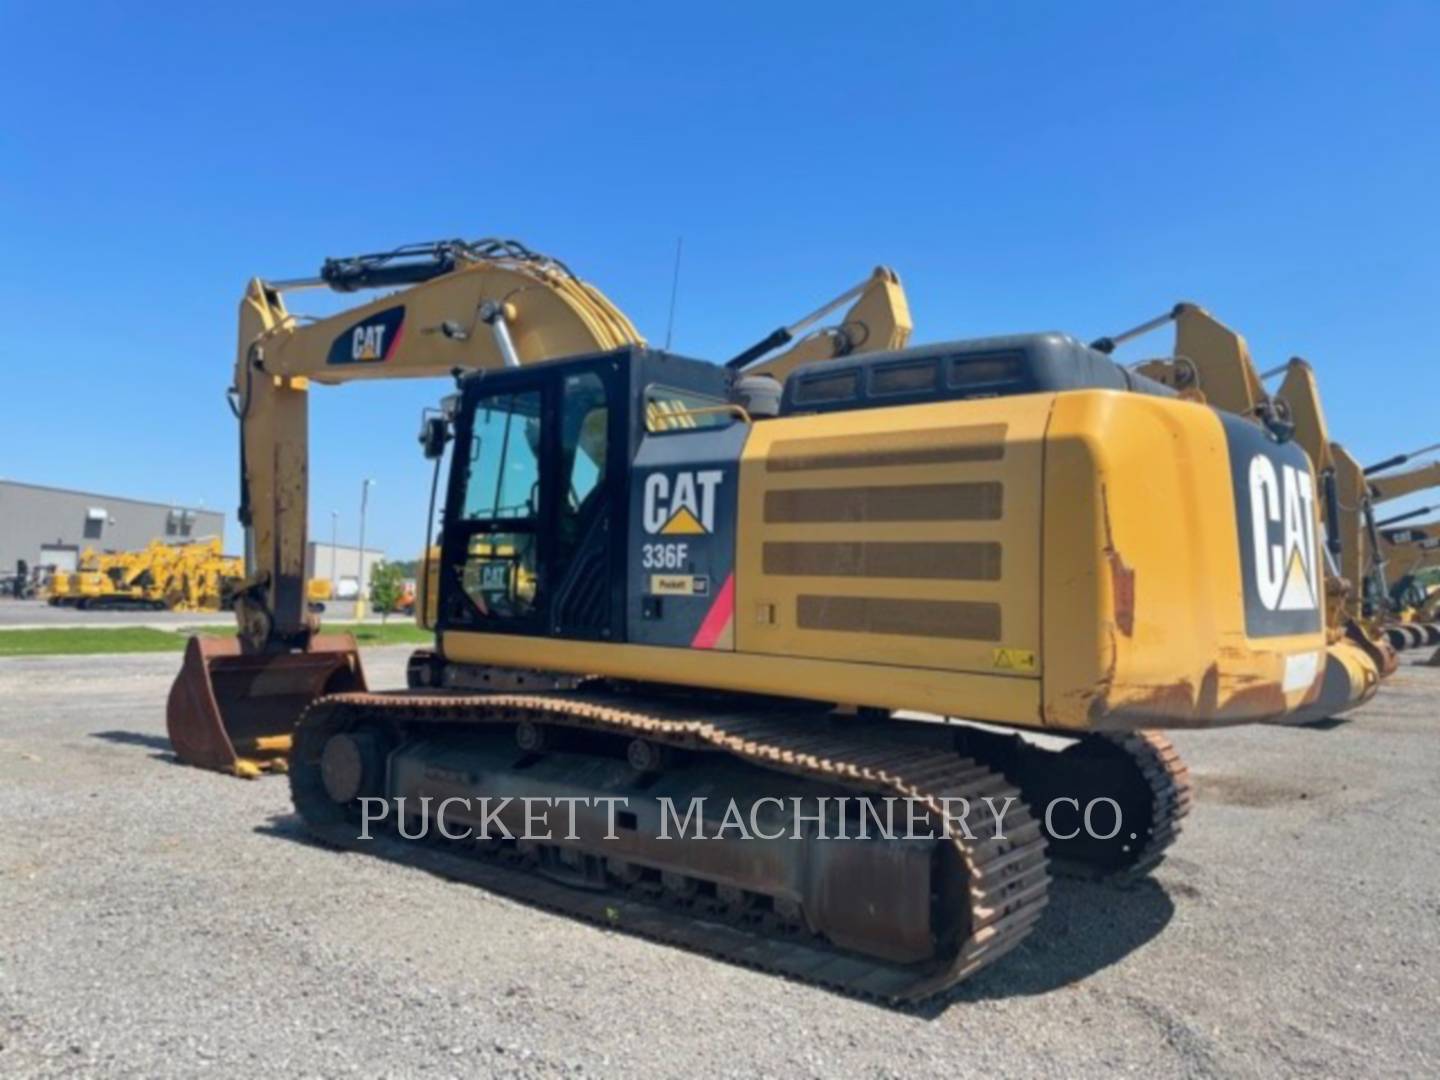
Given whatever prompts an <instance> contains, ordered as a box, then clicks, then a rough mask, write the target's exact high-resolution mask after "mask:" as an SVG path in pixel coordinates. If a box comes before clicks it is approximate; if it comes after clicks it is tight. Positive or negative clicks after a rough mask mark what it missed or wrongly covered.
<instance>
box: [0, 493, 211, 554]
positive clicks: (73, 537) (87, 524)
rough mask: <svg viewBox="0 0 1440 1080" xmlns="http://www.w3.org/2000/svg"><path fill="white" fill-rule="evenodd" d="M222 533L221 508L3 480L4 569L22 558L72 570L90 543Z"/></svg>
mask: <svg viewBox="0 0 1440 1080" xmlns="http://www.w3.org/2000/svg"><path fill="white" fill-rule="evenodd" d="M224 535H225V515H224V514H223V513H221V512H220V511H218V510H204V509H201V508H198V507H191V506H177V505H175V504H174V503H157V502H145V501H144V500H141V499H127V498H124V497H123V496H119V495H97V494H95V493H93V492H88V491H70V490H67V489H64V488H53V487H43V486H41V485H39V484H22V483H19V482H17V481H14V480H0V571H12V570H14V569H15V567H16V563H17V562H18V561H20V560H24V562H25V563H26V565H27V566H29V567H31V568H34V567H44V566H53V567H55V568H56V569H60V570H73V569H75V566H76V563H77V562H78V561H79V558H80V553H81V552H82V551H83V550H84V549H85V548H87V547H88V548H94V549H95V550H96V551H134V550H137V549H139V548H143V547H144V546H145V545H146V544H148V543H150V542H151V541H152V540H166V541H171V542H175V543H179V542H182V541H185V540H198V539H200V538H201V537H209V536H219V537H223V536H224Z"/></svg>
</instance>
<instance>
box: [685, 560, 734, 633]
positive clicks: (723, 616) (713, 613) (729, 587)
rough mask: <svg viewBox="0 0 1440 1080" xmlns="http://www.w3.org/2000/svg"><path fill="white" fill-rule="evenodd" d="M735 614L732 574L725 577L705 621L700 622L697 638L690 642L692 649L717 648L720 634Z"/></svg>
mask: <svg viewBox="0 0 1440 1080" xmlns="http://www.w3.org/2000/svg"><path fill="white" fill-rule="evenodd" d="M734 615H735V575H734V574H731V575H730V576H729V577H727V578H726V579H725V584H724V585H722V586H720V591H719V592H718V593H716V594H715V602H714V603H713V604H711V605H710V610H709V611H708V612H706V613H705V621H704V622H702V623H701V624H700V629H699V630H698V631H697V632H696V634H695V640H694V641H692V642H690V647H691V648H692V649H713V648H715V643H716V642H717V641H719V640H720V635H721V634H723V633H724V632H725V628H726V627H727V626H729V625H730V620H731V619H732V618H733V617H734Z"/></svg>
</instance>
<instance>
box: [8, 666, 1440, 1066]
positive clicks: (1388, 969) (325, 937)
mask: <svg viewBox="0 0 1440 1080" xmlns="http://www.w3.org/2000/svg"><path fill="white" fill-rule="evenodd" d="M405 655H406V650H404V649H381V650H373V651H371V652H369V653H367V656H366V664H367V667H368V668H369V671H370V675H371V680H372V682H373V683H374V684H375V685H376V686H387V685H399V684H400V683H401V681H402V680H403V667H404V659H405ZM177 663H178V658H177V657H175V656H170V655H158V656H157V655H138V656H125V657H79V658H41V659H12V660H4V661H0V827H3V837H4V840H3V843H0V1075H4V1076H60V1075H66V1076H68V1075H102V1076H137V1077H170V1076H174V1077H190V1076H194V1075H196V1074H197V1073H202V1072H204V1071H207V1070H208V1071H209V1072H211V1073H212V1074H223V1075H234V1074H239V1075H255V1074H259V1073H261V1072H262V1071H264V1072H265V1073H267V1074H279V1075H307V1076H332V1075H361V1076H379V1075H393V1076H411V1075H416V1074H424V1075H436V1076H446V1075H492V1074H493V1075H517V1076H529V1075H537V1076H544V1075H555V1074H561V1073H568V1074H589V1075H607V1076H632V1075H637V1074H639V1075H671V1076H681V1075H697V1074H721V1075H738V1076H753V1075H770V1076H793V1075H817V1076H820V1075H823V1076H840V1075H843V1076H907V1077H908V1076H932V1075H933V1076H944V1077H947V1078H951V1080H953V1078H954V1077H957V1076H969V1075H985V1076H990V1077H994V1076H1015V1075H1107V1076H1108V1075H1113V1074H1115V1073H1117V1072H1130V1073H1135V1074H1139V1075H1142V1076H1153V1075H1159V1074H1186V1075H1206V1076H1208V1075H1222V1076H1271V1075H1276V1074H1280V1075H1312V1074H1331V1075H1334V1074H1358V1073H1365V1074H1368V1075H1401V1074H1410V1075H1426V1074H1428V1075H1436V1074H1437V1072H1440V1023H1437V1002H1440V846H1437V844H1436V842H1435V829H1436V826H1437V824H1440V784H1437V781H1436V774H1437V770H1440V740H1437V735H1440V725H1437V723H1436V721H1437V718H1440V709H1437V706H1436V702H1437V700H1440V698H1437V693H1440V669H1430V668H1422V667H1418V666H1407V667H1406V668H1404V669H1403V670H1402V671H1401V672H1400V673H1399V674H1398V675H1397V676H1395V678H1394V679H1392V680H1391V682H1390V683H1389V685H1388V686H1387V687H1386V689H1385V691H1384V692H1383V693H1382V695H1381V697H1380V699H1379V700H1378V701H1377V702H1374V703H1372V704H1371V706H1369V707H1368V708H1366V709H1365V710H1363V711H1362V712H1361V713H1359V714H1358V715H1356V716H1355V717H1354V719H1353V720H1352V721H1351V722H1349V723H1344V724H1340V725H1338V726H1335V727H1333V728H1331V729H1329V730H1290V729H1259V728H1251V729H1237V730H1232V731H1221V732H1209V733H1206V732H1200V733H1180V734H1179V735H1178V736H1177V737H1176V740H1175V741H1176V743H1177V744H1178V746H1179V747H1180V749H1181V751H1182V753H1183V754H1184V755H1185V756H1186V757H1187V759H1188V760H1189V761H1190V763H1191V766H1192V768H1193V770H1194V772H1195V775H1196V778H1197V781H1198V794H1199V798H1198V803H1197V806H1196V809H1195V811H1194V814H1193V816H1192V817H1191V819H1190V822H1189V824H1188V827H1187V829H1186V832H1185V834H1184V836H1183V837H1182V838H1181V840H1180V843H1179V844H1178V846H1177V848H1176V849H1175V854H1173V855H1172V856H1171V858H1170V859H1169V860H1167V862H1166V863H1165V864H1164V865H1163V866H1162V867H1161V868H1160V869H1159V871H1158V872H1157V873H1156V874H1155V875H1154V878H1153V881H1149V882H1146V883H1145V884H1143V885H1140V886H1137V887H1132V888H1128V889H1123V890H1122V889H1118V888H1115V887H1111V886H1102V885H1092V884H1083V883H1076V882H1070V881H1062V882H1058V883H1057V884H1056V886H1055V888H1054V889H1053V890H1052V899H1051V905H1050V908H1049V910H1048V911H1047V914H1046V916H1045V918H1044V920H1043V921H1042V923H1041V925H1040V927H1039V929H1038V931H1037V932H1036V933H1035V934H1034V935H1032V937H1031V938H1030V940H1029V941H1028V942H1027V943H1026V945H1024V946H1023V947H1022V948H1021V949H1019V950H1017V952H1015V953H1012V954H1011V956H1010V957H1008V958H1007V960H1006V961H1005V962H1003V963H1002V964H1001V965H1000V966H999V967H998V968H996V969H992V970H991V971H989V972H987V973H985V974H984V975H982V976H980V977H979V978H977V979H975V980H973V981H971V982H969V983H967V984H964V985H963V986H961V987H958V988H957V989H956V990H955V991H954V992H952V994H951V995H950V997H949V998H947V999H946V1000H945V1001H943V1002H942V1003H940V1004H939V1005H938V1006H936V1007H932V1008H930V1009H927V1010H926V1011H925V1012H923V1013H914V1012H901V1011H894V1010H889V1009H885V1008H881V1007H878V1006H874V1005H870V1004H866V1003H862V1002H857V1001H853V1000H849V999H846V998H841V997H837V996H835V995H833V994H830V993H826V992H824V991H820V990H816V989H812V988H809V987H804V986H798V985H794V984H790V983H787V982H784V981H782V980H779V979H776V978H773V977H769V976H765V975H760V974H756V973H753V972H750V971H746V970H743V969H739V968H734V967H729V966H726V965H724V964H720V963H717V962H714V961H711V960H707V959H704V958H701V957H697V956H694V955H690V954H687V953H684V952H681V951H677V950H675V949H671V948H666V947H662V946H658V945H653V944H649V943H647V942H643V941H640V940H637V939H634V938H629V937H625V936H623V935H620V934H616V933H611V932H606V931H601V930H597V929H593V928H591V927H588V926H584V925H579V924H575V923H571V922H568V921H566V920H564V919H561V918H558V917H555V916H551V915H548V914H544V913H541V912H537V911H534V910H531V909H528V908H525V907H521V906H519V905H517V904H514V903H512V902H510V901H507V900H502V899H499V898H496V897H493V896H490V895H487V894H485V893H483V892H481V891H479V890H476V889H473V888H470V887H467V886H464V885H459V884H454V883H450V882H446V881H443V880H441V879H438V878H436V877H433V876H431V875H429V874H427V873H424V872H422V871H418V870H414V869H410V868H406V867H403V866H398V865H394V864H390V863H385V862H381V861H379V860H376V859H370V858H367V857H365V856H363V855H351V854H345V855H342V854H336V853H333V852H330V851H326V850H322V849H319V848H316V847H313V846H311V845H309V844H307V843H305V842H304V840H303V838H302V836H301V834H300V832H299V829H298V827H297V825H296V824H295V822H294V820H293V818H292V817H291V815H290V804H289V797H288V789H287V785H286V784H285V782H284V781H283V780H279V779H266V780H260V781H255V782H252V783H245V782H242V781H238V780H233V779H229V778H226V777H222V776H219V775H215V774H211V773H205V772H200V771H196V770H190V769H186V768H182V767H178V766H176V765H174V764H173V763H172V762H171V760H170V758H169V755H168V752H167V744H166V741H165V736H164V700H165V694H166V691H167V688H168V685H169V682H170V679H171V677H172V676H173V674H174V671H175V668H176V665H177Z"/></svg>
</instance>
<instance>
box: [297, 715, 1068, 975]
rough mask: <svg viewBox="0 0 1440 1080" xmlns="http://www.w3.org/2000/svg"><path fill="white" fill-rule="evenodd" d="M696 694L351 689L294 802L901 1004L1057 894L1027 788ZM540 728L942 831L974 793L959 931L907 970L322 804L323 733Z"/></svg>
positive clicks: (1009, 941)
mask: <svg viewBox="0 0 1440 1080" xmlns="http://www.w3.org/2000/svg"><path fill="white" fill-rule="evenodd" d="M734 708H735V706H734V703H733V702H730V703H729V708H728V709H725V708H722V707H717V708H714V709H707V708H706V707H705V706H704V705H703V704H700V705H697V704H696V703H694V702H693V701H687V702H682V701H677V700H648V699H636V698H634V697H629V696H625V697H620V696H616V695H605V694H596V693H587V692H560V693H553V694H547V693H537V694H483V695H475V694H455V693H444V692H434V693H415V692H398V693H393V694H375V693H349V694H338V695H332V696H330V697H326V698H321V699H319V700H317V701H316V702H315V703H313V704H312V705H311V706H310V707H309V709H308V710H307V711H306V713H305V714H304V716H303V717H302V719H301V721H300V724H299V726H298V728H297V730H296V744H295V752H294V756H293V760H292V768H291V773H290V778H291V790H292V794H293V797H294V800H295V805H296V808H297V809H298V810H299V812H300V815H301V817H302V819H303V820H304V821H305V824H306V825H307V827H308V828H309V829H310V831H311V832H312V833H313V834H314V835H315V836H316V837H317V838H319V839H321V840H322V841H324V842H325V843H327V844H331V845H333V846H336V847H340V848H347V849H351V850H365V851H371V852H373V853H378V854H382V855H386V856H391V857H396V858H400V859H402V860H404V861H407V862H416V863H419V864H422V865H426V866H427V867H428V868H431V869H434V870H435V871H436V872H438V873H441V874H443V875H445V876H450V877H454V878H458V879H461V880H465V881H469V882H472V883H475V884H479V885H481V886H483V887H485V888H487V889H491V890H493V891H496V892H499V893H503V894H505V895H508V896H511V897H513V898H515V899H519V900H522V901H524V902H528V903H532V904H536V905H539V906H542V907H546V908H548V909H551V910H555V911H559V912H563V913H565V914H567V915H570V916H574V917H578V918H582V919H586V920H589V921H591V922H595V923H597V924H599V925H602V926H608V927H612V928H616V929H620V930H622V931H628V932H631V933H636V934H639V935H641V936H644V937H647V938H651V939H654V940H658V941H662V942H666V943H670V944H676V945H680V946H681V947H684V948H688V949H692V950H696V951H700V952H704V953H706V954H709V955H711V956H715V957H718V958H721V959H724V960H727V961H730V962H734V963H738V964H742V965H745V966H749V967H753V968H757V969H761V970H764V971H769V972H774V973H777V974H781V975H784V976H787V977H790V978H794V979H797V980H801V981H804V982H809V983H816V984H819V985H823V986H826V987H829V988H832V989H835V990H838V991H841V992H844V993H847V994H853V995H857V996H861V997H866V998H873V999H878V1000H885V1001H892V1002H899V1001H917V1000H922V999H924V998H927V997H931V996H933V995H935V994H938V993H940V992H941V991H943V990H945V989H947V988H948V987H950V986H953V985H954V984H955V983H958V982H960V981H961V980H962V979H965V978H968V977H969V976H971V975H973V974H975V973H976V972H978V971H980V970H981V969H983V968H985V967H987V966H988V965H989V964H991V963H993V962H995V961H996V960H998V959H999V958H1000V957H1001V956H1003V955H1004V954H1005V953H1007V952H1009V951H1010V950H1011V949H1013V948H1015V946H1017V945H1018V944H1019V943H1020V942H1021V941H1022V940H1024V938H1025V937H1026V936H1027V934H1028V933H1029V932H1030V929H1031V928H1032V927H1033V925H1034V924H1035V922H1036V920H1037V919H1038V918H1039V916H1040V913H1041V911H1042V910H1043V908H1044V906H1045V903H1046V898H1047V889H1048V885H1049V873H1048V864H1047V860H1046V857H1045V837H1044V835H1043V831H1042V829H1041V827H1040V824H1039V822H1037V821H1035V820H1034V818H1033V817H1031V815H1030V813H1029V810H1028V808H1027V807H1026V806H1025V804H1024V802H1023V800H1022V799H1021V798H1020V792H1019V790H1018V789H1017V788H1016V787H1015V786H1014V785H1012V784H1011V783H1010V782H1009V781H1007V780H1006V779H1005V778H1004V777H1003V776H1002V775H1000V774H999V773H997V772H994V771H992V770H991V769H990V768H988V767H987V766H985V765H984V764H982V763H979V762H977V761H976V760H974V759H973V758H969V757H965V756H962V755H960V754H956V753H953V752H949V751H941V750H935V749H932V748H927V747H919V746H915V745H911V744H906V743H905V742H903V741H897V740H893V739H887V738H886V737H885V735H884V733H883V731H880V730H871V731H862V732H854V731H849V732H840V733H837V732H836V731H834V730H833V729H831V728H830V727H828V726H826V724H825V722H824V721H823V720H821V719H819V718H817V717H815V716H805V715H801V716H797V715H794V714H793V713H784V712H781V711H778V710H775V709H773V708H772V709H761V710H759V711H758V712H756V713H738V712H736V711H734ZM525 721H528V722H530V723H533V724H544V725H552V726H563V727H571V728H580V729H588V730H591V731H597V732H601V733H606V734H611V735H621V736H626V737H631V738H643V739H645V740H647V741H648V742H653V743H658V744H662V745H669V746H674V747H680V748H684V749H691V750H706V751H718V752H722V753H725V754H728V755H732V756H733V757H735V758H738V759H741V760H743V761H746V762H749V763H751V764H753V765H756V766H759V767H762V768H765V769H768V770H773V771H775V772H780V773H786V774H790V775H793V776H798V777H803V778H808V779H815V780H822V781H828V782H830V783H838V784H841V785H844V786H845V787H846V788H849V789H853V790H854V791H855V792H857V793H869V794H875V795H880V796H896V797H900V798H909V799H913V800H916V802H917V803H918V804H921V805H923V806H925V807H926V808H927V810H929V812H930V813H931V815H932V818H933V820H934V821H936V822H945V820H946V818H945V808H946V806H947V805H949V804H947V803H946V801H945V800H947V799H949V800H955V799H959V798H965V799H967V800H969V801H970V803H971V806H972V811H973V812H972V816H971V817H969V818H967V823H968V824H969V825H970V826H971V830H972V831H973V833H974V837H975V838H974V839H971V838H967V837H965V836H964V835H962V834H961V833H960V832H959V831H957V830H955V829H952V828H949V827H948V826H947V827H946V829H945V834H946V840H947V841H948V842H949V843H950V844H952V845H953V846H954V848H955V849H956V852H957V853H958V855H959V857H960V859H961V861H962V863H963V865H964V868H965V871H966V880H967V885H966V889H965V893H966V895H965V897H964V899H963V902H965V903H966V904H967V907H968V910H967V911H966V912H965V916H966V917H965V919H964V924H963V925H964V927H965V930H964V935H963V938H962V939H961V940H959V941H957V942H954V943H953V944H952V945H951V946H950V947H949V948H948V949H947V950H946V952H945V954H944V955H942V956H939V957H937V958H936V959H935V960H934V961H931V962H926V963H924V964H919V965H900V964H894V963H888V962H886V961H884V960H877V959H875V958H874V957H870V956H864V955H860V954H857V953H853V952H845V951H841V950H839V949H837V948H835V947H833V946H831V945H829V944H828V943H826V942H825V941H824V940H823V939H818V938H815V937H813V936H809V935H806V934H804V933H803V932H802V933H797V932H795V930H794V928H784V927H782V928H780V929H779V930H778V932H777V930H776V928H775V927H774V926H773V925H770V926H767V925H766V924H765V923H764V921H758V922H752V921H747V920H744V919H735V918H728V917H725V913H723V912H721V913H720V917H717V918H712V917H710V913H709V912H707V911H705V910H703V909H700V908H697V907H695V906H693V905H691V906H687V905H685V904H680V905H678V906H677V904H676V903H675V902H674V898H669V899H667V898H663V897H662V898H657V897H655V896H653V895H649V894H647V893H646V892H644V891H643V890H639V889H635V888H630V889H628V890H623V891H620V892H618V893H617V892H616V891H613V890H609V891H605V892H599V893H597V892H594V891H588V890H583V889H575V888H566V887H565V886H563V885H558V884H556V883H555V882H554V881H552V880H550V879H548V878H545V877H541V876H539V875H536V874H534V873H527V872H525V871H524V870H521V869H517V868H516V866H515V860H514V856H513V854H511V855H509V857H508V858H507V857H505V856H497V855H496V854H495V853H493V852H488V853H487V852H485V851H483V850H481V849H479V848H477V847H476V846H475V845H474V844H473V843H469V844H464V845H447V846H446V847H444V848H439V847H431V846H428V845H427V846H425V847H424V848H423V849H421V850H417V848H418V847H419V845H416V844H415V843H413V842H412V843H404V842H401V841H398V840H393V841H389V842H385V846H384V847H383V848H382V847H381V846H380V842H377V841H376V840H370V841H363V840H360V839H359V838H358V837H357V835H356V828H355V821H354V819H353V816H352V815H351V813H350V812H349V811H348V810H347V809H346V808H345V807H343V806H340V805H338V804H336V803H334V802H333V801H332V800H331V799H330V797H329V796H328V795H327V793H326V791H325V788H324V785H323V781H322V779H321V777H320V769H319V760H320V756H321V752H322V749H323V747H324V745H325V743H326V742H327V740H328V739H329V738H330V736H332V735H334V734H337V733H339V732H342V731H345V730H348V729H350V728H352V727H355V726H356V725H361V724H370V725H373V724H381V725H391V726H392V728H393V729H395V730H399V731H403V730H405V729H406V727H407V725H426V726H427V728H430V729H433V728H435V727H436V726H444V725H449V724H455V725H462V726H463V725H475V724H512V725H518V724H520V723H521V722H525ZM985 796H989V797H990V798H991V799H993V800H995V801H996V802H998V803H1000V804H1001V805H1005V804H1004V802H1003V800H1005V799H1007V798H1008V799H1014V800H1015V802H1014V803H1013V804H1011V805H1010V806H1009V809H1008V812H1007V813H1006V814H1005V820H1004V824H1005V829H1004V838H1003V839H994V835H993V834H994V829H993V825H994V819H993V815H991V814H990V811H989V808H988V806H987V804H985V803H984V802H982V801H981V800H982V799H983V798H984V797H985Z"/></svg>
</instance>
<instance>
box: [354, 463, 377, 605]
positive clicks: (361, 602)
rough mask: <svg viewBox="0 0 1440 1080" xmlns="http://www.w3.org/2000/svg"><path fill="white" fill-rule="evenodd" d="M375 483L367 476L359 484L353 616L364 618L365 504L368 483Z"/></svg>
mask: <svg viewBox="0 0 1440 1080" xmlns="http://www.w3.org/2000/svg"><path fill="white" fill-rule="evenodd" d="M373 483H375V481H374V480H371V479H370V478H369V477H366V478H365V482H364V483H363V484H361V485H360V595H359V596H357V597H356V598H355V618H356V619H357V620H358V619H363V618H365V605H366V604H367V603H369V601H370V594H369V593H367V592H366V591H365V505H366V503H368V502H369V501H370V485H371V484H373Z"/></svg>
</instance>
